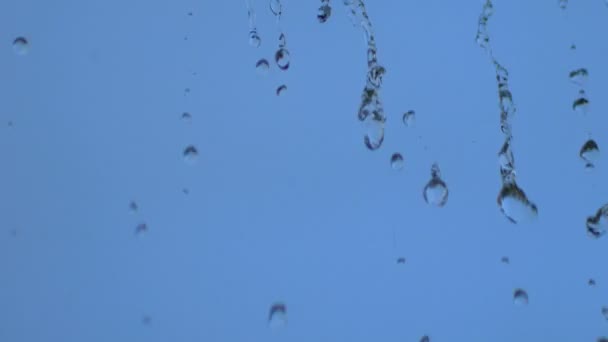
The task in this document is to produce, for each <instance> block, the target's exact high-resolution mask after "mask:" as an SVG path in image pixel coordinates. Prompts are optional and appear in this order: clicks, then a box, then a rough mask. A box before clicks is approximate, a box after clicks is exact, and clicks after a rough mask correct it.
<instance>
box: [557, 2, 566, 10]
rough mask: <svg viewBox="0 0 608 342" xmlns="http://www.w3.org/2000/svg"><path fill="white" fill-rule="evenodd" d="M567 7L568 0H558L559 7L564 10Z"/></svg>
mask: <svg viewBox="0 0 608 342" xmlns="http://www.w3.org/2000/svg"><path fill="white" fill-rule="evenodd" d="M566 7H568V0H559V8H561V9H563V10H565V9H566Z"/></svg>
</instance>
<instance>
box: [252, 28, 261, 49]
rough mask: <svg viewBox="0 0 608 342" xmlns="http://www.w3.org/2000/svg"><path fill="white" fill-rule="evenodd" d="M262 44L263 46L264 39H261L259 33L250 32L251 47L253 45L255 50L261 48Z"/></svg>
mask: <svg viewBox="0 0 608 342" xmlns="http://www.w3.org/2000/svg"><path fill="white" fill-rule="evenodd" d="M261 44H262V38H260V35H259V34H258V31H256V30H252V31H249V45H251V46H252V47H254V48H258V47H260V45H261Z"/></svg>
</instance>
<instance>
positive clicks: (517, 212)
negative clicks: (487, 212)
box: [497, 182, 538, 223]
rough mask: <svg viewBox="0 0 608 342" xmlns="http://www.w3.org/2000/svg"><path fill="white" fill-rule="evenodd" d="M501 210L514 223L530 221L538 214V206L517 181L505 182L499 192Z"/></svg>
mask: <svg viewBox="0 0 608 342" xmlns="http://www.w3.org/2000/svg"><path fill="white" fill-rule="evenodd" d="M497 202H498V206H499V207H500V211H502V213H503V214H504V215H505V216H506V217H507V219H509V221H511V222H513V223H524V222H530V221H533V220H534V219H536V217H537V216H538V208H537V207H536V205H535V204H534V203H532V202H530V200H528V198H527V197H526V194H525V193H524V191H523V190H522V189H520V188H519V187H518V186H517V184H515V182H511V183H505V184H504V185H503V187H502V189H501V190H500V192H499V194H498V199H497Z"/></svg>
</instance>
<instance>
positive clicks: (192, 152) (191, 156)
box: [184, 145, 198, 164]
mask: <svg viewBox="0 0 608 342" xmlns="http://www.w3.org/2000/svg"><path fill="white" fill-rule="evenodd" d="M197 158H198V150H197V149H196V147H194V145H189V146H187V147H186V148H185V149H184V160H185V161H186V162H187V163H190V164H192V163H194V162H195V161H196V159H197Z"/></svg>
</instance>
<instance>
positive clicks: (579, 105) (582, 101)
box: [572, 90, 589, 114]
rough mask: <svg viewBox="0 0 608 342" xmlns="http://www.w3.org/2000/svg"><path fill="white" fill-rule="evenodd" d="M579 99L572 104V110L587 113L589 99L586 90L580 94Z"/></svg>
mask: <svg viewBox="0 0 608 342" xmlns="http://www.w3.org/2000/svg"><path fill="white" fill-rule="evenodd" d="M578 95H579V97H578V98H577V99H576V100H574V102H572V109H573V110H575V111H577V112H579V113H583V114H584V113H586V112H587V110H588V107H589V99H587V95H586V94H585V91H584V90H580V91H579V92H578Z"/></svg>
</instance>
